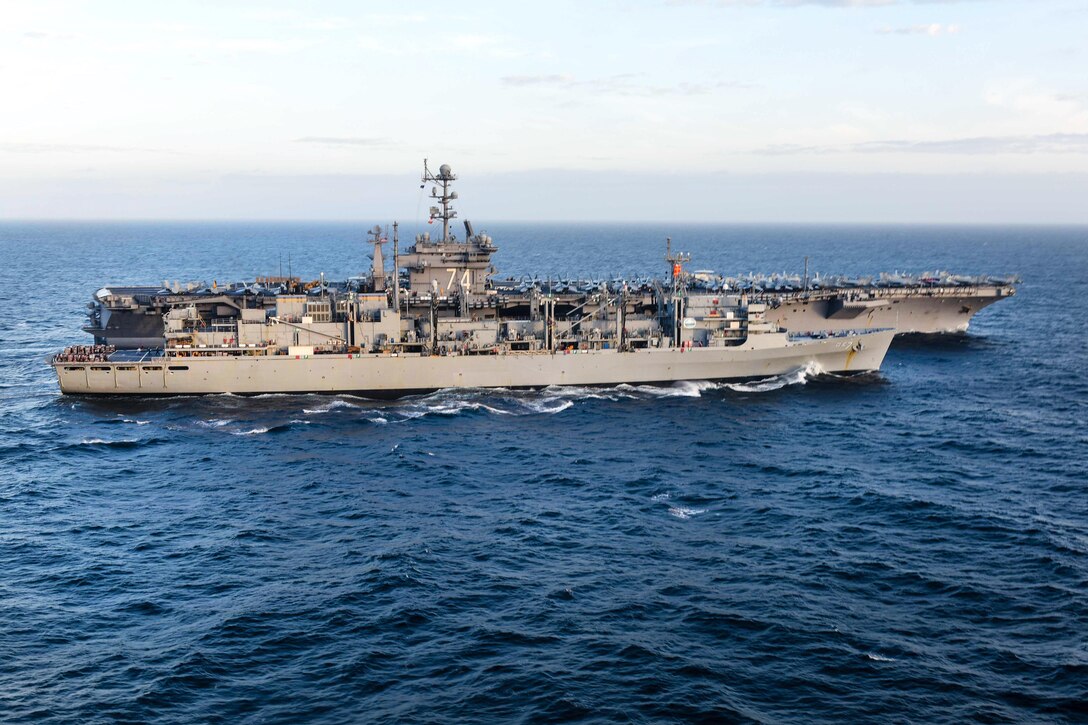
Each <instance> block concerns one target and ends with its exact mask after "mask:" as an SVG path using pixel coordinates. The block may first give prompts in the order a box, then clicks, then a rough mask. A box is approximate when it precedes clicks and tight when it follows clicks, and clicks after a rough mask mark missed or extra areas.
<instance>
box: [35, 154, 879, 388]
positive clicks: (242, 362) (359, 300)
mask: <svg viewBox="0 0 1088 725" xmlns="http://www.w3.org/2000/svg"><path fill="white" fill-rule="evenodd" d="M455 180H456V176H455V175H454V174H453V173H452V171H451V169H450V167H449V166H446V165H443V166H441V167H440V168H439V169H438V171H437V172H432V171H431V170H430V168H429V167H428V166H427V165H426V163H425V164H424V173H423V182H424V184H432V185H433V186H432V190H431V196H432V198H433V200H434V202H435V205H434V206H432V207H431V209H430V214H431V218H432V221H435V222H440V223H441V236H440V237H438V238H436V239H432V238H431V237H430V235H429V234H426V233H424V234H420V235H418V236H416V238H415V240H414V243H413V244H411V245H410V246H408V247H407V248H405V249H404V250H401V249H400V239H399V228H398V225H397V224H394V225H393V227H392V247H393V248H392V256H393V268H394V272H393V274H392V275H388V274H387V273H386V271H385V264H384V252H383V247H384V245H385V244H386V243H387V238H386V236H385V234H384V233H383V230H382V229H381V228H380V227H376V228H375V229H374V230H373V231H372V232H370V237H371V239H370V241H371V242H372V243H373V247H374V254H373V270H372V273H371V274H370V276H369V278H364V279H360V280H356V281H355V283H354V284H351V285H348V286H345V287H343V288H332V287H330V286H329V285H326V284H323V283H321V284H317V285H308V287H309V288H308V289H307V288H306V287H307V286H303V285H300V284H299V283H298V282H297V281H295V280H290V279H288V280H281V281H280V282H279V283H278V284H281V285H283V286H282V288H281V289H278V290H276V291H275V293H274V294H268V295H263V294H242V295H239V296H231V295H229V294H224V295H223V300H218V301H216V302H214V303H213V305H214V307H213V309H212V310H211V312H212V314H207V312H208V309H207V307H205V308H204V309H203V310H202V309H201V307H199V306H198V305H196V304H185V302H184V299H185V297H184V295H181V294H179V295H177V297H178V298H179V299H178V300H177V304H171V305H169V306H168V309H167V310H166V311H165V313H163V315H162V321H163V334H162V336H161V337H159V338H154V342H156V343H157V344H155V345H154V346H151V349H148V350H117V349H115V346H112V345H110V344H109V343H108V340H107V341H100V343H99V344H98V345H95V346H76V347H72V348H68V349H66V350H65V351H63V352H61V353H59V354H57V355H56V356H54V357H53V358H52V359H51V361H50V362H51V364H52V365H53V367H54V369H55V370H56V374H57V377H58V380H59V382H60V387H61V390H62V391H63V392H65V393H76V394H105V395H162V394H167V395H176V394H207V393H235V394H259V393H304V392H320V393H337V392H351V393H358V394H363V395H374V396H395V395H403V394H408V393H415V392H424V391H430V390H436V389H441V388H456V387H484V388H486V387H504V388H533V387H546V386H551V385H610V384H620V383H669V382H673V381H679V380H736V379H752V378H763V377H769V376H774V375H779V374H783V373H787V372H792V371H794V370H797V369H799V368H804V367H810V366H812V367H814V368H815V369H818V370H822V371H826V372H830V373H853V372H865V371H872V370H877V369H879V367H880V365H881V362H882V361H883V359H884V355H885V353H886V352H887V350H888V346H889V344H890V343H891V339H892V336H893V334H894V330H893V329H890V328H887V329H875V328H874V329H869V328H866V329H850V330H843V331H838V332H833V331H824V332H820V333H818V334H797V333H790V332H788V331H786V330H783V329H781V327H780V326H779V325H777V324H776V323H774V322H773V321H771V320H769V319H768V318H767V312H768V303H767V302H766V301H760V300H757V299H755V298H754V297H753V295H751V294H749V293H748V292H743V291H742V292H740V293H739V294H732V295H726V294H723V293H722V292H720V291H713V290H707V289H701V288H699V286H698V285H697V284H695V282H696V280H695V278H694V277H693V275H692V274H690V273H688V272H686V271H685V269H684V268H685V265H686V264H687V263H688V262H689V261H690V258H689V257H688V256H687V255H684V254H680V253H674V252H673V251H672V249H671V245H668V244H667V245H666V255H665V256H666V262H667V264H668V271H669V274H668V275H667V277H665V278H664V279H662V280H656V281H653V282H652V283H646V284H640V285H638V286H637V287H634V286H632V285H629V284H627V283H621V284H618V285H615V284H608V283H604V282H602V283H600V284H599V285H598V286H597V287H596V288H594V289H588V290H566V291H563V290H560V289H556V287H555V286H553V285H547V286H545V285H539V284H531V285H523V286H519V287H516V288H515V287H510V286H506V287H503V286H499V285H496V284H495V283H494V279H493V277H494V267H493V266H492V255H494V254H495V253H496V252H497V251H498V247H497V246H496V245H495V244H494V242H493V240H492V238H491V237H490V236H488V235H487V234H485V233H476V231H475V230H474V229H473V227H472V224H471V223H469V222H467V221H466V222H465V223H464V237H463V238H458V237H457V236H456V234H455V233H454V231H453V221H454V219H455V218H456V216H457V212H456V211H455V210H454V209H453V204H452V202H453V201H454V200H455V199H456V198H457V195H456V193H455V192H453V190H452V188H451V186H452V183H453V182H454V181H455ZM218 292H219V290H213V293H218ZM257 297H260V299H259V300H257V299H254V298H257ZM221 311H222V312H224V313H227V314H225V315H223V316H218V313H219V312H221Z"/></svg>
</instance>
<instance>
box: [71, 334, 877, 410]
mask: <svg viewBox="0 0 1088 725" xmlns="http://www.w3.org/2000/svg"><path fill="white" fill-rule="evenodd" d="M893 334H894V331H892V330H884V331H877V332H872V333H867V334H863V335H851V336H845V337H834V338H828V339H825V340H803V341H794V342H789V343H787V344H784V345H783V344H777V345H775V344H772V342H771V340H770V339H760V338H777V337H778V336H777V335H760V336H754V337H753V338H750V341H749V342H748V343H745V344H744V345H740V346H736V347H708V348H698V347H696V348H692V349H688V350H684V351H681V350H679V349H675V348H672V349H646V350H638V351H630V352H620V351H617V350H607V349H605V350H578V351H570V352H556V353H547V352H544V353H510V354H506V355H466V356H461V355H449V356H420V355H399V356H393V355H373V354H363V355H315V356H311V357H292V356H288V355H273V356H224V357H186V358H175V357H170V358H153V359H151V360H149V361H144V362H121V361H117V362H106V363H103V362H96V363H75V364H73V363H66V362H58V363H54V368H55V370H56V372H57V378H58V380H59V383H60V388H61V391H62V392H63V393H66V394H74V395H207V394H222V393H232V394H236V395H257V394H266V393H353V394H359V395H366V396H370V397H396V396H398V395H407V394H411V393H416V392H423V391H430V390H438V389H443V388H541V387H548V386H552V385H560V386H562V385H617V384H622V383H633V384H640V383H641V384H647V383H670V382H676V381H681V380H744V379H753V378H764V377H771V376H774V375H781V374H784V373H789V372H792V371H795V370H797V369H799V368H803V367H806V366H810V365H811V366H814V367H815V369H818V370H822V371H825V372H829V373H857V372H866V371H872V370H877V369H879V368H880V365H881V362H882V361H883V359H884V355H885V353H886V352H887V349H888V346H889V345H890V343H891V339H892V335H893Z"/></svg>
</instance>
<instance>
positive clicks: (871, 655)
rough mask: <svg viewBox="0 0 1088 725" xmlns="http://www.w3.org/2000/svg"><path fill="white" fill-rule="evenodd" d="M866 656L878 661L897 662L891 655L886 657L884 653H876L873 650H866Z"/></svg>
mask: <svg viewBox="0 0 1088 725" xmlns="http://www.w3.org/2000/svg"><path fill="white" fill-rule="evenodd" d="M865 656H866V657H868V658H869V659H871V660H874V661H876V662H895V659H893V658H891V657H885V656H883V655H878V654H874V653H872V652H866V653H865Z"/></svg>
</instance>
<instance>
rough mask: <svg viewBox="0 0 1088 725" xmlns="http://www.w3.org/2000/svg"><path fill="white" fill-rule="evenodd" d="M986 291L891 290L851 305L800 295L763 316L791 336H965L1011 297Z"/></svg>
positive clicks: (842, 300) (836, 298)
mask: <svg viewBox="0 0 1088 725" xmlns="http://www.w3.org/2000/svg"><path fill="white" fill-rule="evenodd" d="M1010 290H1011V288H1000V287H999V288H991V289H988V290H985V291H979V292H975V293H972V294H955V293H948V292H945V293H940V294H932V293H931V294H925V293H909V294H908V293H903V292H895V291H892V290H887V291H883V293H882V294H878V295H874V296H873V297H871V298H869V297H867V298H866V299H864V300H857V301H850V300H847V299H845V298H844V297H843V296H842V295H835V296H832V297H827V298H820V297H817V296H811V297H810V298H809V299H805V298H804V297H803V296H801V295H797V296H793V297H783V298H779V300H778V306H777V307H774V306H773V305H774V302H773V301H771V306H769V308H768V310H767V319H768V321H770V322H773V323H775V324H777V325H778V326H779V327H782V328H784V329H787V330H790V331H791V332H815V331H819V330H826V331H829V332H840V331H844V330H857V329H866V328H884V327H890V328H893V329H894V330H895V331H896V333H898V334H938V333H957V332H966V331H967V329H968V327H969V326H970V324H971V319H972V318H973V317H974V316H975V314H977V313H978V312H979V311H980V310H982V309H984V308H986V307H989V306H990V305H992V304H993V303H995V302H997V301H999V300H1002V299H1004V298H1006V297H1008V296H1011V294H1012V293H1013V292H1012V291H1010Z"/></svg>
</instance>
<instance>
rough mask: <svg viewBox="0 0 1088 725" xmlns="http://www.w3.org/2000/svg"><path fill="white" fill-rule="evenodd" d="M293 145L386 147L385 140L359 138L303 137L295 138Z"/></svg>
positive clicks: (387, 143) (387, 142)
mask: <svg viewBox="0 0 1088 725" xmlns="http://www.w3.org/2000/svg"><path fill="white" fill-rule="evenodd" d="M295 143H312V144H323V145H326V146H372V147H373V146H388V145H389V143H390V141H389V139H385V138H366V137H361V136H304V137H302V138H296V139H295Z"/></svg>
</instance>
